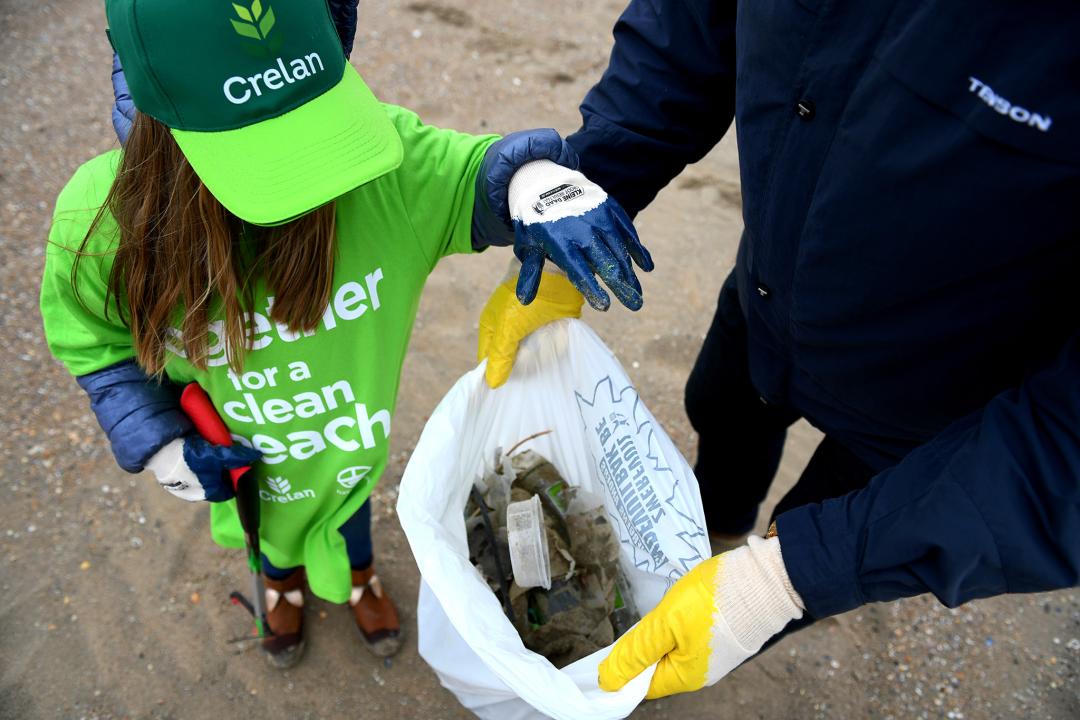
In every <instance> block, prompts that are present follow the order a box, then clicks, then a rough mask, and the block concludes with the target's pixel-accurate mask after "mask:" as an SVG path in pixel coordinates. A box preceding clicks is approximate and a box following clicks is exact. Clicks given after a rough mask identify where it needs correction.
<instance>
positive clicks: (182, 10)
mask: <svg viewBox="0 0 1080 720" xmlns="http://www.w3.org/2000/svg"><path fill="white" fill-rule="evenodd" d="M106 12H107V16H108V20H109V26H110V27H109V34H110V39H111V42H112V44H113V47H114V49H115V50H116V52H117V54H118V56H119V58H120V61H121V62H122V63H123V67H124V71H125V74H126V76H127V82H128V84H129V87H130V93H131V97H132V99H133V100H134V104H135V107H136V108H137V109H138V110H139V112H138V113H137V114H136V116H135V120H134V123H133V125H132V127H131V130H130V135H129V136H128V138H127V140H126V143H125V145H124V148H123V151H122V152H118V151H114V152H110V153H106V154H105V155H102V156H99V157H97V158H95V159H93V160H91V161H90V162H88V163H86V164H85V165H83V166H82V167H81V168H79V170H78V171H77V172H76V173H75V175H74V177H73V178H72V179H71V180H70V181H69V183H68V184H67V186H66V187H65V188H64V190H63V191H62V192H61V194H60V197H59V198H58V200H57V205H56V211H55V214H54V222H53V227H52V229H51V231H50V236H49V241H50V242H49V246H48V252H47V255H46V266H45V275H44V279H43V283H42V295H41V308H42V316H43V318H44V322H45V331H46V337H47V339H48V341H49V346H50V348H51V350H52V352H53V353H54V355H55V356H56V357H57V358H59V359H60V360H61V361H62V362H63V363H64V364H65V365H66V366H67V368H68V369H69V370H70V371H71V372H72V374H73V375H75V376H76V377H77V379H78V381H79V383H80V385H81V386H82V387H83V388H84V389H85V390H86V392H87V393H88V395H89V396H90V401H91V406H92V407H93V409H94V411H95V413H96V414H97V417H98V419H99V421H100V423H101V425H102V427H103V429H104V430H105V432H106V434H107V435H108V436H109V439H110V441H111V444H112V448H113V452H114V454H115V456H116V458H117V460H118V462H119V464H120V465H121V467H123V468H124V469H126V470H128V471H131V472H139V471H141V470H142V469H144V468H147V469H150V470H151V471H152V472H153V473H154V474H155V475H156V477H157V481H158V483H159V484H160V485H161V486H162V487H163V488H164V489H165V490H167V491H169V492H171V493H172V494H174V495H176V496H178V497H181V498H183V499H185V500H191V501H201V500H207V501H210V502H211V503H212V505H211V518H212V532H213V536H214V539H215V540H216V541H218V542H219V543H221V544H223V545H226V546H242V534H241V530H240V527H239V523H238V521H237V516H236V510H235V503H231V502H227V501H228V500H230V499H231V498H232V491H231V485H230V483H229V482H228V479H227V477H226V475H227V473H226V472H225V471H226V470H228V469H229V468H234V467H240V466H244V465H249V464H252V463H255V466H254V472H255V473H256V474H257V477H258V483H259V497H260V501H261V514H262V524H261V528H262V531H261V534H260V536H261V545H262V549H263V551H264V557H263V570H264V574H265V576H266V587H267V590H266V595H267V598H266V599H267V608H268V618H267V619H268V622H269V625H270V630H271V631H272V635H271V636H269V637H267V638H266V639H264V641H263V649H264V650H265V651H266V654H267V656H268V657H269V658H270V660H271V662H272V663H273V664H274V665H276V666H279V667H289V666H292V665H293V664H295V663H296V662H297V661H298V660H299V658H300V656H301V653H302V651H303V647H304V640H303V612H302V607H303V595H304V591H305V588H310V590H311V591H312V592H314V593H315V594H316V595H318V596H320V597H322V598H325V599H327V600H329V601H332V602H338V603H348V606H349V608H350V611H351V612H352V613H353V615H354V617H355V620H356V623H357V626H358V628H359V630H360V633H361V638H362V639H363V641H364V644H365V645H366V646H367V647H368V648H369V649H370V650H371V651H372V652H374V653H375V654H376V655H379V656H387V655H390V654H393V653H394V652H396V651H397V650H398V648H399V647H400V642H401V630H400V624H399V621H398V616H397V612H396V610H395V608H394V604H393V603H392V602H391V600H390V598H389V596H388V594H387V592H386V590H385V588H383V586H382V585H381V583H380V582H379V579H378V576H377V575H376V574H375V572H374V569H373V564H372V550H371V536H370V511H369V506H368V503H367V499H368V496H369V495H370V493H371V490H372V488H373V487H374V485H375V483H376V482H377V480H378V478H379V476H380V475H381V473H382V471H383V469H384V468H385V466H386V461H387V450H388V440H389V435H390V430H391V422H392V411H393V408H394V402H395V399H396V395H397V389H398V383H399V375H400V368H401V364H402V361H403V359H404V355H405V349H406V346H407V343H408V338H409V333H410V331H411V327H412V324H413V320H414V318H415V314H416V309H417V305H418V302H419V295H420V291H421V290H422V288H423V285H424V281H425V279H426V278H427V275H428V274H429V273H430V272H431V270H432V269H433V267H434V265H435V263H436V262H437V261H438V260H439V259H440V258H441V257H443V256H445V255H448V254H450V253H454V252H469V251H471V250H474V249H480V248H482V247H484V246H486V245H489V244H496V245H505V244H510V243H514V245H515V253H516V254H517V255H518V256H519V257H522V258H523V259H526V260H527V261H528V262H529V267H530V268H531V271H530V274H529V276H528V277H526V278H524V279H523V280H522V282H521V283H520V285H519V287H518V293H519V295H523V296H524V297H526V299H531V297H532V296H533V295H535V296H536V297H537V300H538V301H539V302H537V303H534V304H533V305H531V306H530V308H531V309H525V308H521V307H520V306H517V307H518V308H520V310H515V312H516V313H517V315H518V316H521V315H523V314H524V316H525V317H527V318H528V317H532V319H531V320H527V321H526V322H525V326H526V327H531V326H534V325H535V324H537V323H539V322H541V321H542V319H543V318H545V317H550V315H551V310H550V307H551V306H550V299H551V298H558V299H559V303H560V305H559V306H560V308H561V309H560V310H558V312H559V313H560V314H568V313H567V311H566V310H565V305H566V303H565V301H564V300H565V297H566V296H567V293H574V294H576V292H577V291H576V290H575V289H574V288H578V289H582V290H585V291H586V293H587V294H588V296H589V297H590V299H591V300H593V301H594V302H595V303H597V304H603V303H604V302H605V301H606V295H605V294H604V293H603V291H602V290H600V289H599V286H597V285H596V281H595V279H594V278H593V277H592V268H593V267H596V266H597V265H600V264H602V265H603V266H604V267H603V270H604V272H603V273H600V274H601V277H602V278H604V279H605V281H606V282H607V283H608V284H609V286H610V287H611V288H612V289H613V290H614V291H615V292H616V294H617V295H618V296H619V297H620V299H622V300H623V301H624V302H626V303H628V304H631V305H638V306H639V305H640V304H641V298H640V285H638V284H637V280H636V278H634V276H633V271H632V270H631V269H630V265H629V259H628V258H629V256H630V254H633V255H634V256H635V257H637V258H639V262H642V261H641V260H640V258H645V259H646V260H647V254H645V252H644V248H641V246H640V244H639V243H638V242H637V238H636V236H635V235H633V231H632V226H630V225H629V221H628V220H626V218H625V214H623V213H622V211H621V209H620V208H618V206H617V204H616V203H615V202H614V200H611V199H609V198H607V197H606V195H603V194H602V193H603V191H602V190H599V188H596V186H595V185H592V184H591V183H588V181H587V180H586V179H585V178H584V177H583V176H581V175H580V173H576V172H575V171H573V170H572V168H573V167H576V158H575V157H574V155H573V153H572V151H570V150H569V149H568V146H566V145H565V144H564V143H563V142H562V140H561V138H559V137H558V136H557V135H556V134H555V133H554V131H530V132H526V133H519V134H515V135H512V136H509V137H507V138H505V139H503V140H500V141H498V142H496V138H495V137H490V136H489V137H472V136H467V135H462V134H459V133H454V132H450V131H446V130H440V129H437V128H433V127H426V126H424V125H422V124H421V123H420V121H419V120H418V118H417V117H416V116H415V115H414V114H412V113H410V112H408V111H406V110H403V109H401V108H397V107H392V106H384V105H381V104H380V103H378V101H376V100H375V98H374V97H373V96H372V94H371V92H370V90H368V88H367V87H366V85H365V84H364V82H363V80H362V79H361V78H360V76H359V75H358V74H357V73H356V71H355V70H354V69H353V68H352V66H351V65H349V64H348V63H347V62H346V60H345V56H344V53H343V52H342V46H341V44H340V40H339V38H338V36H337V34H336V31H335V27H334V24H333V22H332V20H331V18H330V16H329V14H328V12H327V6H326V3H325V0H290V1H289V2H280V1H273V0H270V1H268V0H261V1H260V0H254V1H253V2H251V3H250V4H247V3H246V2H245V3H244V4H242V5H241V4H235V3H223V2H219V1H218V0H183V1H181V0H157V1H156V2H154V3H146V2H135V0H107V2H106ZM552 161H557V162H558V163H561V165H560V164H556V162H552ZM567 166H569V167H567ZM525 167H527V172H524V173H519V172H518V171H519V170H522V168H525ZM511 180H513V181H514V191H513V192H511V191H510V185H511ZM568 183H569V184H571V185H574V187H578V188H580V190H581V192H579V193H569V195H570V196H572V197H568V198H567V202H562V203H561V204H560V207H559V208H556V210H557V212H550V213H548V218H551V217H553V216H557V217H558V218H559V219H558V220H556V221H554V222H549V221H547V220H544V219H542V218H540V217H539V215H543V211H544V210H545V206H544V205H543V203H544V202H545V201H544V199H543V196H545V194H546V196H547V197H548V198H550V197H552V196H551V195H550V191H551V190H552V189H553V188H557V187H559V185H567V184H568ZM575 184H576V185H575ZM563 195H564V196H565V195H568V194H567V193H565V192H564V193H563ZM537 206H538V207H539V209H538V210H534V211H532V212H533V214H532V215H527V214H526V213H525V212H524V211H518V210H513V208H522V207H523V208H534V207H537ZM564 206H565V207H569V208H570V211H569V212H568V211H567V210H565V207H564ZM574 207H577V208H578V209H579V210H580V211H579V212H577V214H576V215H575V214H574V213H575V211H574ZM511 213H513V214H514V215H515V217H516V218H517V220H516V222H515V225H516V226H517V232H516V233H515V231H514V230H513V229H511V224H510V215H511ZM538 213H539V215H538ZM568 218H570V219H572V220H573V222H572V223H570V224H568V223H567V222H566V221H567V219H568ZM544 257H552V258H555V259H556V260H558V261H559V262H560V264H562V265H564V266H566V267H568V268H570V269H571V271H572V274H571V275H570V278H569V280H568V279H567V278H566V277H561V276H554V275H550V274H548V273H545V274H544V275H543V279H542V280H541V276H540V269H541V268H542V265H543V259H544ZM601 261H603V262H601ZM650 266H651V265H650ZM522 274H523V276H524V275H525V273H522ZM586 276H587V277H586ZM503 297H504V299H503V301H502V302H504V304H506V305H507V306H509V301H508V300H505V292H504V293H503ZM577 297H578V300H577V308H578V309H580V306H581V299H580V295H578V296H577ZM511 299H512V296H511ZM513 304H514V305H517V302H516V300H514V303H513ZM571 304H573V303H571ZM545 307H547V308H548V310H547V311H545ZM545 312H547V314H546V315H545ZM190 382H198V383H199V384H200V385H201V386H202V387H203V388H204V389H205V390H206V391H207V393H208V394H209V396H210V398H211V399H212V401H213V403H214V405H215V407H216V408H217V410H218V412H219V413H220V414H221V416H222V419H223V420H224V421H225V422H226V423H227V424H228V426H229V427H230V430H231V431H232V433H233V436H234V438H235V439H236V441H237V443H236V444H235V445H234V446H233V447H231V448H224V447H217V446H212V445H210V444H208V443H207V442H205V441H203V440H202V439H201V438H199V436H198V435H197V434H195V433H194V432H193V429H192V427H191V423H190V421H189V420H188V419H187V418H186V416H184V414H183V413H182V412H181V411H180V410H179V408H178V405H177V401H176V398H177V389H178V387H179V386H182V385H183V384H186V383H190ZM256 461H258V462H256Z"/></svg>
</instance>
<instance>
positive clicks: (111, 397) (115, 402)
mask: <svg viewBox="0 0 1080 720" xmlns="http://www.w3.org/2000/svg"><path fill="white" fill-rule="evenodd" d="M76 379H77V380H78V381H79V385H80V386H81V387H82V389H83V390H85V391H86V394H87V395H89V396H90V409H91V410H93V411H94V414H95V415H96V416H97V420H98V423H99V424H100V425H101V428H102V430H104V431H105V434H106V435H107V436H108V438H109V443H110V444H111V446H112V451H113V455H114V456H115V457H116V462H117V463H118V464H119V465H120V467H122V468H123V469H125V470H127V471H128V472H133V473H135V472H140V471H142V469H143V466H145V465H146V461H147V460H149V459H150V458H151V457H152V456H153V455H154V453H156V452H157V451H158V450H160V449H161V448H163V447H164V446H165V445H167V444H169V443H170V442H172V441H173V440H175V439H176V438H178V437H183V436H185V435H188V434H189V433H191V432H192V431H193V429H194V428H193V427H192V424H191V420H189V419H188V416H187V415H185V414H184V412H183V411H182V410H181V409H180V400H179V394H178V392H177V388H176V386H175V385H173V384H172V383H170V382H169V381H167V380H162V381H161V382H160V383H159V382H157V381H156V380H153V379H151V378H149V377H147V375H146V373H145V372H143V370H142V368H140V367H139V366H138V365H137V364H135V361H134V360H125V361H124V362H119V363H117V364H115V365H111V366H109V367H107V368H104V369H102V370H98V371H97V372H92V373H90V374H88V375H82V376H80V377H78V378H76Z"/></svg>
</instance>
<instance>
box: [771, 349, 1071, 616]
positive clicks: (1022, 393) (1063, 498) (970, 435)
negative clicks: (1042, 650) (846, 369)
mask: <svg viewBox="0 0 1080 720" xmlns="http://www.w3.org/2000/svg"><path fill="white" fill-rule="evenodd" d="M777 530H778V532H779V536H780V545H781V548H782V552H783V555H784V564H785V566H786V567H787V569H788V573H789V575H790V577H791V582H792V585H793V586H794V588H795V589H796V590H797V591H798V592H799V594H800V595H801V596H802V598H803V600H804V601H805V603H806V607H807V610H808V611H809V612H810V614H811V615H813V616H815V617H824V616H827V615H832V614H835V613H839V612H843V611H845V610H849V609H851V608H854V607H856V606H858V605H861V604H863V603H866V602H873V601H887V600H893V599H896V598H901V597H908V596H911V595H917V594H920V593H924V592H931V593H933V594H934V595H935V596H937V598H938V599H939V600H940V601H941V602H942V603H944V604H945V605H948V606H949V607H954V606H956V605H959V604H961V603H963V602H966V601H968V600H971V599H974V598H979V597H987V596H990V595H998V594H1001V593H1007V592H1009V593H1018V592H1036V591H1042V590H1051V589H1055V588H1062V587H1069V586H1074V585H1077V584H1080V336H1076V337H1074V338H1073V339H1072V340H1071V341H1070V342H1069V343H1068V345H1067V346H1066V348H1065V349H1064V350H1063V352H1062V353H1061V355H1060V356H1059V358H1058V359H1057V361H1056V362H1055V363H1054V364H1053V365H1052V366H1049V367H1047V368H1045V369H1043V370H1041V371H1039V372H1037V373H1035V374H1033V375H1031V376H1029V378H1028V379H1027V380H1026V381H1025V382H1024V383H1023V384H1022V385H1021V386H1020V387H1018V388H1016V389H1013V390H1010V391H1007V392H1004V393H1002V394H1000V395H998V396H997V397H995V398H994V399H993V400H991V401H990V403H989V404H987V405H986V407H985V408H983V409H982V410H981V411H979V412H977V413H974V414H972V415H970V416H968V417H967V418H964V419H963V420H961V421H959V422H957V423H955V424H953V425H952V426H950V427H949V428H947V429H946V430H945V431H944V432H943V433H941V434H940V435H939V436H937V437H936V438H935V439H934V440H932V441H931V442H929V443H927V444H926V445H923V446H921V447H919V448H917V449H916V450H915V451H913V452H912V453H911V454H909V455H908V456H907V457H906V458H904V460H902V461H901V462H900V463H899V464H898V465H896V466H895V467H893V468H891V469H889V470H886V471H885V472H883V473H881V474H880V475H878V476H877V477H875V478H874V479H873V480H872V481H871V483H870V484H869V485H868V486H867V487H866V488H865V489H863V490H860V491H857V492H854V493H851V494H849V495H846V496H844V497H841V498H836V499H833V500H829V501H827V502H824V503H821V504H816V505H807V506H804V507H800V508H795V509H794V510H791V511H789V512H786V513H784V514H783V515H781V516H780V517H779V518H777Z"/></svg>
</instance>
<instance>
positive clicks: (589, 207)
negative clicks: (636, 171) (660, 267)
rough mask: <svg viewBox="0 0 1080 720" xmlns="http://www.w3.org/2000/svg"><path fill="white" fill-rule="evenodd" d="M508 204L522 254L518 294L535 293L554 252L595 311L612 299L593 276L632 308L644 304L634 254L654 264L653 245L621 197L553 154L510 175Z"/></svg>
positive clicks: (644, 265)
mask: <svg viewBox="0 0 1080 720" xmlns="http://www.w3.org/2000/svg"><path fill="white" fill-rule="evenodd" d="M508 204H509V207H510V217H511V220H512V221H513V226H514V254H515V255H516V256H517V258H518V260H520V261H521V266H522V267H521V274H520V275H519V276H518V283H517V297H518V299H519V300H520V301H521V302H522V304H525V305H528V304H529V303H531V302H532V301H533V298H534V297H536V292H537V288H538V287H539V285H540V276H541V273H542V272H543V270H544V262H545V261H546V260H547V259H548V258H550V259H551V260H552V261H553V262H554V263H555V264H556V265H558V266H559V267H560V268H562V270H563V271H564V272H565V273H566V275H567V277H568V278H569V279H570V282H571V283H573V285H574V287H576V288H577V289H578V291H579V292H580V293H581V294H582V295H584V296H585V299H586V300H588V301H589V304H590V305H592V306H593V307H594V308H596V309H597V310H607V309H608V306H609V305H610V304H611V299H610V298H609V297H608V294H607V293H606V292H605V291H604V289H603V288H602V287H600V284H599V283H598V282H597V280H596V277H594V275H598V276H599V277H600V279H601V280H603V281H604V283H605V284H606V285H607V286H608V287H609V288H610V289H611V291H612V292H614V293H615V297H617V298H618V299H619V301H620V302H622V304H623V305H625V306H626V307H628V308H630V309H631V310H637V309H639V308H640V307H641V305H642V302H643V300H642V294H641V283H639V282H638V279H637V276H636V275H635V274H634V268H633V265H632V264H631V260H632V261H633V262H634V263H636V264H637V266H638V267H639V268H641V269H642V270H644V271H645V272H649V271H651V270H652V269H653V261H652V258H651V257H650V256H649V252H648V251H647V250H646V249H645V247H644V246H643V245H642V244H641V241H640V240H639V239H638V235H637V231H636V230H635V229H634V224H633V223H632V222H631V221H630V218H629V216H627V214H626V212H625V211H624V210H623V209H622V206H620V205H619V203H618V201H616V200H615V198H613V197H610V196H608V194H607V193H606V192H604V190H603V188H601V187H600V186H599V185H596V184H595V183H593V182H591V181H590V180H589V179H588V178H586V177H585V176H584V175H582V174H581V173H580V172H578V171H577V170H573V169H571V168H568V167H563V166H562V165H558V164H556V163H554V162H551V161H550V160H536V161H533V162H530V163H528V164H526V165H523V166H522V167H521V168H520V169H519V170H518V171H517V172H516V173H514V176H513V178H512V179H511V180H510V188H509V198H508Z"/></svg>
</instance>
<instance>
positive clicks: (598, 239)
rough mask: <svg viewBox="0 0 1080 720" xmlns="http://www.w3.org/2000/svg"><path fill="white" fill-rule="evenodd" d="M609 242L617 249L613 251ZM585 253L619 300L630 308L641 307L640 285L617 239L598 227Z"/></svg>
mask: <svg viewBox="0 0 1080 720" xmlns="http://www.w3.org/2000/svg"><path fill="white" fill-rule="evenodd" d="M609 244H613V245H615V246H616V247H617V248H618V249H617V250H616V251H613V250H612V248H611V247H608V245H609ZM585 255H586V257H588V258H589V261H590V262H591V263H592V269H593V271H595V272H596V274H597V275H599V276H600V279H602V280H603V281H604V283H605V284H607V286H608V287H609V288H611V291H612V292H613V293H615V297H617V298H619V302H621V303H622V304H623V305H625V306H626V307H628V308H630V309H631V310H640V309H641V305H642V299H641V285H640V284H639V283H638V280H637V277H636V276H635V275H634V269H633V268H632V267H630V258H629V256H628V255H627V254H626V250H625V249H624V248H622V247H621V246H620V244H619V241H618V240H616V239H614V238H610V236H608V235H607V234H606V233H604V232H603V231H602V230H599V229H598V230H597V231H596V233H595V235H594V239H593V242H592V243H590V244H589V245H586V246H585Z"/></svg>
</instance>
